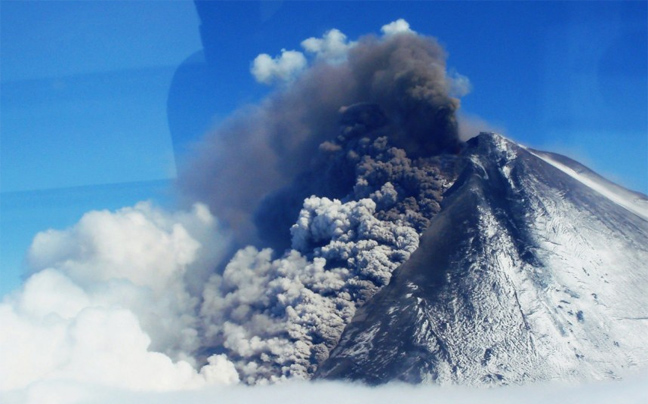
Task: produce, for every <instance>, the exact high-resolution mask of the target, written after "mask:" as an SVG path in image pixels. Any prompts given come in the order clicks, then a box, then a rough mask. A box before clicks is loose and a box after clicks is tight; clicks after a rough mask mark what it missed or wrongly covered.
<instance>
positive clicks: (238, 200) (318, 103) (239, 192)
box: [178, 22, 460, 242]
mask: <svg viewBox="0 0 648 404" xmlns="http://www.w3.org/2000/svg"><path fill="white" fill-rule="evenodd" d="M387 27H389V28H385V30H386V31H385V32H388V33H389V34H390V35H385V36H384V37H382V38H377V37H374V36H367V37H363V38H361V39H360V40H358V41H357V42H356V43H354V46H347V55H346V59H345V60H342V61H339V62H338V63H329V62H327V61H326V60H320V59H321V58H320V59H315V61H314V63H313V65H312V66H311V67H309V68H308V69H307V70H306V71H304V72H303V73H302V74H301V75H299V76H298V77H297V78H296V79H295V81H294V82H292V83H291V85H290V86H287V87H282V88H280V89H278V90H277V91H276V92H275V93H273V94H272V95H271V96H269V97H268V98H267V99H266V100H265V101H264V102H262V103H261V104H260V105H257V106H251V107H248V108H246V109H243V110H241V111H239V112H238V113H237V114H235V116H233V117H232V118H231V119H229V120H228V121H227V122H226V123H224V124H223V125H222V126H221V127H220V128H219V129H218V130H216V131H215V132H214V133H212V134H211V135H210V136H208V138H207V139H206V140H205V141H204V142H203V144H201V145H200V147H199V151H198V153H197V154H198V156H197V157H196V158H195V159H194V160H193V161H192V162H191V163H189V164H187V165H186V166H185V168H184V170H183V172H182V174H181V176H180V179H179V181H178V183H179V186H180V188H181V189H182V190H183V191H184V193H185V195H187V197H188V198H189V199H190V200H198V201H205V202H206V203H208V204H209V206H210V208H211V209H212V211H214V212H219V217H221V218H222V219H224V221H225V222H226V223H227V224H228V225H229V226H231V228H233V229H234V230H235V233H236V235H237V237H238V239H239V240H240V241H245V242H250V241H254V237H255V234H256V229H255V228H254V226H253V225H252V221H251V216H252V214H253V213H254V212H255V211H256V210H257V209H259V203H260V201H261V200H262V199H263V198H264V197H267V196H268V195H269V194H270V193H271V192H272V191H275V190H277V189H279V188H281V187H284V186H286V185H288V184H290V183H294V181H295V180H294V179H295V178H298V179H297V180H296V181H302V182H312V181H314V180H315V177H316V175H310V176H309V174H307V173H308V172H309V171H310V172H311V173H312V172H313V170H315V169H318V170H320V169H321V168H322V163H321V159H322V155H321V153H320V145H321V144H322V143H324V142H327V141H329V142H330V141H333V140H334V139H335V138H336V137H337V136H338V135H339V134H340V124H341V122H340V120H341V111H342V112H343V111H345V110H346V109H347V108H348V107H350V106H353V105H356V104H360V103H362V104H367V105H375V106H376V107H377V110H378V111H379V112H378V116H381V119H383V122H380V123H379V125H380V126H381V135H383V136H387V137H388V139H389V143H390V144H391V145H393V146H396V147H398V148H400V149H403V150H404V151H405V152H406V153H407V155H408V156H410V157H414V158H416V157H425V156H431V155H437V154H440V153H443V152H454V151H456V150H457V148H458V147H459V143H460V141H459V138H458V129H457V122H456V117H455V112H456V110H457V109H458V107H459V101H458V100H457V99H456V98H453V97H452V96H451V92H452V91H453V90H452V89H453V88H454V87H457V86H456V85H455V84H453V80H452V79H451V78H450V77H449V76H448V75H447V74H446V67H445V59H446V54H445V52H444V50H443V49H442V48H441V47H440V46H439V44H438V43H437V42H436V40H435V39H433V38H430V37H425V36H421V35H417V34H415V33H413V32H412V31H411V30H409V29H407V30H405V29H404V28H403V27H404V25H403V24H402V23H397V22H396V23H394V24H393V25H389V26H387ZM337 32H339V31H330V32H329V33H328V34H327V36H325V38H324V39H322V40H313V41H310V42H308V46H309V47H310V48H312V49H315V50H319V51H321V52H328V53H335V54H336V55H338V53H339V52H338V51H339V50H340V47H339V46H335V47H334V46H333V45H335V44H337V45H339V44H340V43H342V42H340V35H337ZM334 34H336V35H334ZM340 34H341V33H340ZM336 38H337V39H336ZM331 44H333V45H331ZM345 46H346V45H345ZM342 116H343V115H342ZM347 126H349V125H347ZM329 168H330V167H329ZM352 180H353V178H351V179H348V178H346V179H345V178H339V182H340V183H345V181H352ZM347 191H348V190H346V189H345V190H339V189H333V190H331V192H329V193H326V192H325V193H324V194H319V195H323V196H328V197H342V196H343V195H345V193H346V192H347ZM284 196H286V195H284ZM305 196H308V195H305ZM299 197H300V198H286V201H285V204H292V205H293V206H292V208H291V209H289V213H285V215H286V216H287V218H286V220H285V221H283V223H286V222H288V223H291V222H292V221H293V220H294V219H295V215H296V213H297V212H298V210H299V208H300V206H301V201H302V200H303V197H304V195H303V194H300V195H299ZM260 209H261V210H263V209H264V208H263V207H261V208H260Z"/></svg>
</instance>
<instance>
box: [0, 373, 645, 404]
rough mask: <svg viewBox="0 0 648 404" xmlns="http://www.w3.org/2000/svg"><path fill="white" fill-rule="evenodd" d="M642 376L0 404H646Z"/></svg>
mask: <svg viewBox="0 0 648 404" xmlns="http://www.w3.org/2000/svg"><path fill="white" fill-rule="evenodd" d="M646 383H648V376H647V374H645V373H644V374H642V375H638V376H635V377H631V378H629V379H627V380H623V381H608V382H598V383H590V384H583V385H576V386H567V385H561V384H544V385H532V386H509V387H498V388H493V389H469V388H461V387H457V386H452V387H439V386H429V385H427V386H425V385H424V386H411V385H405V384H398V383H393V384H388V385H385V386H380V387H368V386H363V385H359V384H352V383H343V382H317V383H312V382H288V383H281V384H276V385H270V386H257V387H252V388H250V387H243V386H225V387H223V386H208V387H205V388H202V389H198V390H189V391H178V392H168V393H164V394H159V393H157V394H152V393H150V392H137V391H123V390H120V389H107V388H105V387H100V386H94V385H91V384H78V383H77V384H70V383H62V382H47V383H40V384H38V385H36V386H34V387H33V388H32V389H31V390H29V391H21V392H14V393H13V394H4V395H3V394H2V393H0V400H1V401H2V402H3V403H7V404H14V403H16V404H17V403H21V404H25V403H26V404H32V403H33V404H36V403H38V404H40V403H44V402H47V403H50V404H81V403H90V402H92V403H94V404H112V403H117V402H118V403H120V404H130V403H149V402H155V403H157V404H167V403H169V404H172V403H178V402H187V403H191V404H208V403H264V404H275V403H276V404H301V403H304V402H305V401H308V402H309V403H312V404H331V403H336V404H369V403H371V404H392V403H401V402H403V403H412V404H417V403H430V402H434V403H436V404H470V403H480V404H519V403H525V404H544V403H550V402H560V403H563V404H608V403H611V402H622V403H628V404H644V403H646V402H648V392H647V391H646V388H645V386H646Z"/></svg>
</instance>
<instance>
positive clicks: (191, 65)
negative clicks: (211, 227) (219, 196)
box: [0, 0, 648, 295]
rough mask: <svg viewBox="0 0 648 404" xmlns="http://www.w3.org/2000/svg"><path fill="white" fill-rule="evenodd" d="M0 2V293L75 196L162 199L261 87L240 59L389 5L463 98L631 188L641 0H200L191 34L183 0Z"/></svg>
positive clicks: (637, 186)
mask: <svg viewBox="0 0 648 404" xmlns="http://www.w3.org/2000/svg"><path fill="white" fill-rule="evenodd" d="M0 12H1V14H0V18H1V21H0V40H1V45H0V63H1V66H0V67H1V70H0V73H1V76H0V79H1V88H0V90H1V94H0V96H1V98H0V102H1V104H0V119H1V121H0V125H1V126H0V141H1V143H0V165H1V166H0V168H1V171H0V173H1V178H0V192H1V193H0V232H1V233H0V257H1V261H0V271H2V275H1V277H0V295H2V294H4V293H6V292H8V291H10V290H12V289H14V288H15V287H16V286H17V285H18V284H19V282H20V276H21V275H20V274H21V271H22V259H23V256H24V253H25V251H26V249H27V248H28V246H29V243H30V241H31V239H32V237H33V236H34V235H35V234H36V232H38V231H41V230H45V229H47V228H64V227H67V226H70V225H72V224H73V223H75V222H76V221H77V220H78V219H79V218H80V217H81V215H82V214H83V213H84V212H86V211H88V210H91V209H116V208H119V207H122V206H127V205H132V204H134V203H135V202H137V201H139V200H144V199H153V200H155V201H156V202H158V203H159V204H162V205H172V203H173V196H172V193H171V191H170V190H169V188H170V184H171V182H172V180H173V179H174V178H175V172H176V171H175V170H176V158H178V157H180V156H178V154H181V153H182V152H183V150H185V148H186V147H187V145H189V144H192V143H193V142H195V141H196V140H198V138H199V137H200V135H201V133H203V132H204V131H206V130H208V129H209V127H210V126H213V125H215V124H217V123H218V122H219V121H220V120H222V119H223V118H224V117H226V116H227V115H228V114H230V113H231V112H232V111H234V110H235V109H236V108H239V107H241V106H244V105H246V104H249V103H254V102H256V101H258V100H260V99H261V98H262V97H263V96H264V94H267V92H268V91H271V88H270V87H267V86H264V85H261V84H258V83H256V82H255V80H254V78H253V77H252V76H251V75H250V71H249V69H250V64H251V62H252V60H253V59H254V58H255V57H256V56H257V55H258V54H260V53H269V54H271V55H277V54H279V53H280V51H281V49H283V48H285V49H288V50H290V49H295V50H300V42H301V41H302V40H304V39H306V38H309V37H319V36H321V35H322V34H323V33H324V32H325V31H327V30H329V29H331V28H337V29H339V30H341V31H342V32H344V33H345V34H346V35H347V36H348V37H349V39H351V40H355V39H357V38H358V37H359V36H360V35H364V34H368V33H374V34H378V33H379V29H380V27H381V26H382V25H384V24H386V23H389V22H391V21H394V20H396V19H398V18H404V19H405V20H407V21H408V22H409V23H410V25H411V27H412V29H414V30H415V31H417V32H419V33H423V34H427V35H431V36H435V37H437V38H438V40H439V41H440V42H441V43H442V44H443V45H444V46H445V48H446V50H447V52H448V54H449V59H448V65H449V67H450V68H452V69H454V70H456V71H457V72H459V73H461V74H462V75H465V76H467V77H468V78H469V79H470V81H471V83H472V87H473V90H472V92H471V93H470V94H468V95H467V96H465V97H464V98H463V99H462V110H463V111H465V112H466V113H469V114H473V115H477V116H479V117H480V118H482V119H483V120H485V121H487V122H488V123H489V124H490V125H491V126H493V127H497V128H501V129H502V130H504V132H505V134H506V135H508V136H509V137H511V138H513V139H514V140H517V141H519V142H521V143H523V144H527V145H530V146H533V147H537V148H541V149H545V150H550V151H556V152H560V153H563V154H567V155H569V156H572V157H574V158H576V159H577V160H579V161H581V162H583V163H584V164H586V165H588V166H590V167H591V168H593V169H594V170H596V171H598V172H599V173H601V174H603V175H605V176H607V177H608V178H610V179H612V180H614V181H617V182H619V183H620V184H622V185H624V186H627V187H629V188H631V189H634V190H638V191H641V192H644V193H648V129H647V127H648V95H647V94H648V90H647V88H648V81H647V75H648V74H647V64H648V56H647V49H648V44H647V37H648V34H647V21H648V13H647V3H646V2H645V1H638V2H630V1H623V2H622V1H618V2H616V1H609V2H603V1H598V2H580V1H579V2H557V1H551V2H521V1H516V2H513V1H498V2H486V1H470V2H437V1H418V2H403V1H399V2H389V1H334V2H294V1H262V2H257V1H245V2H238V1H236V2H235V1H233V2H213V4H210V5H209V7H208V11H206V12H205V13H206V14H205V15H207V16H208V17H209V20H208V22H207V23H206V24H205V25H204V26H203V30H202V32H203V33H202V38H201V31H200V18H199V15H198V13H197V10H196V5H195V4H194V2H193V1H189V0H178V1H28V2H26V1H9V0H3V1H2V2H1V11H0ZM203 18H204V16H203ZM203 44H204V45H205V46H206V47H207V52H206V53H207V58H206V60H207V62H205V57H204V56H203V54H202V52H201V50H202V48H203ZM174 77H175V79H174ZM214 213H215V214H216V215H218V212H214Z"/></svg>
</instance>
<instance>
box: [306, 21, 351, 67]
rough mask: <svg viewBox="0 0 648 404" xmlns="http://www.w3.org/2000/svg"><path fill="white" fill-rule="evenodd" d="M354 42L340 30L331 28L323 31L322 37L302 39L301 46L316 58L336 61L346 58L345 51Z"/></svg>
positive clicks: (331, 61)
mask: <svg viewBox="0 0 648 404" xmlns="http://www.w3.org/2000/svg"><path fill="white" fill-rule="evenodd" d="M355 44H356V43H355V42H349V41H348V40H347V36H346V35H344V34H343V33H342V32H341V31H340V30H338V29H335V28H333V29H331V30H330V31H327V32H326V33H324V35H323V36H322V38H314V37H311V38H308V39H306V40H304V41H302V43H301V46H302V48H304V49H305V50H306V51H307V52H310V53H313V54H315V55H316V57H317V58H318V59H322V60H326V61H327V62H330V63H338V62H342V61H344V60H345V59H346V56H347V52H348V51H349V49H351V48H352V47H353V46H355Z"/></svg>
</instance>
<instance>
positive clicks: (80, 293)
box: [0, 203, 238, 391]
mask: <svg viewBox="0 0 648 404" xmlns="http://www.w3.org/2000/svg"><path fill="white" fill-rule="evenodd" d="M217 230H218V229H217V222H216V220H215V219H214V218H213V217H212V216H211V214H210V213H209V211H208V210H207V209H206V208H205V207H204V206H202V205H196V206H195V207H194V208H193V210H192V211H191V212H175V213H169V212H165V211H163V210H161V209H158V208H155V207H153V206H152V205H151V204H149V203H139V204H137V205H136V206H134V207H132V208H124V209H121V210H119V211H117V212H108V211H102V212H90V213H87V214H86V215H84V216H83V218H82V219H81V220H80V221H79V222H78V223H77V224H76V225H75V226H73V227H71V228H70V229H67V230H63V231H54V230H49V231H46V232H42V233H39V234H38V235H37V236H36V237H35V239H34V242H33V244H32V246H31V248H30V251H29V257H28V258H29V259H28V261H29V263H30V264H31V269H32V275H31V276H30V277H29V278H28V279H27V281H26V283H25V285H24V286H23V287H22V289H21V290H19V291H16V292H14V293H13V294H11V295H9V296H8V297H6V298H5V299H4V300H3V302H2V303H0V363H2V366H0V391H8V390H15V389H21V388H26V387H28V386H30V385H32V384H34V383H36V384H38V383H41V382H48V381H49V382H52V381H56V382H75V383H76V382H80V383H91V384H99V385H105V386H111V387H114V388H121V389H133V390H161V391H164V390H173V389H184V388H198V387H201V386H205V385H208V384H213V383H232V382H236V381H237V380H238V374H237V372H236V370H235V369H234V367H233V365H232V363H231V362H229V361H228V360H227V359H226V358H225V357H224V356H213V357H211V358H209V360H208V363H207V365H206V366H204V367H202V369H201V370H200V371H197V370H196V369H195V368H194V365H195V360H194V359H193V358H192V356H191V355H192V353H193V351H194V350H195V349H197V348H198V347H199V346H200V342H199V341H198V337H197V335H198V331H197V330H196V326H197V321H198V320H197V318H195V316H194V315H193V313H194V312H195V309H196V305H197V299H195V298H194V297H193V296H192V295H191V294H190V293H189V291H188V290H187V285H186V283H185V281H184V279H185V275H186V274H187V273H188V272H190V273H191V276H192V277H198V278H200V277H203V276H206V274H204V273H203V272H202V271H204V268H213V266H214V265H215V263H216V262H217V260H218V258H219V256H220V253H221V251H222V249H223V247H224V244H225V239H224V238H223V237H222V236H220V235H219V232H218V231H217Z"/></svg>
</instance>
